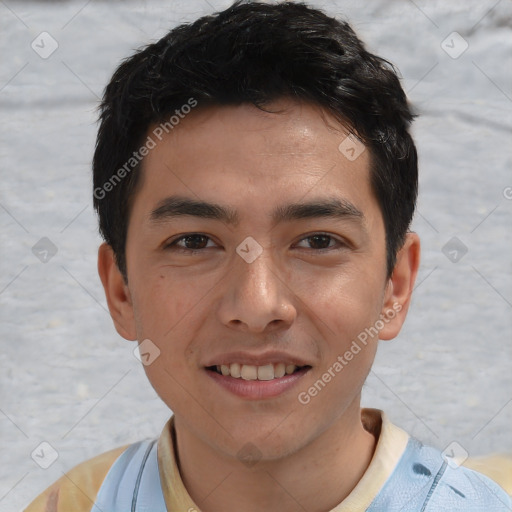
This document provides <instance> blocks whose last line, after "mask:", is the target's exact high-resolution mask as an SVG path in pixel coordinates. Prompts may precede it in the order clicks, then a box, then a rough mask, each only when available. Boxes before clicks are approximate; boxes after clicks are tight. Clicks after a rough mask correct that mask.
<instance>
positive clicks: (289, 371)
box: [205, 362, 312, 400]
mask: <svg viewBox="0 0 512 512" xmlns="http://www.w3.org/2000/svg"><path fill="white" fill-rule="evenodd" d="M311 368H312V367H311V366H309V365H304V366H298V365H296V364H293V363H284V362H278V363H268V364H264V365H251V364H242V363H230V364H220V365H213V366H206V367H205V370H206V374H207V375H208V376H209V377H210V379H211V380H212V381H214V382H215V383H216V384H217V385H218V386H219V387H220V388H222V389H224V390H226V391H228V392H229V393H230V394H231V395H236V396H237V397H239V398H243V399H245V400H265V399H270V398H275V397H278V396H280V395H283V394H284V393H285V392H286V391H290V390H291V389H292V388H293V387H295V386H296V385H297V383H298V382H299V381H300V380H301V379H302V378H303V377H304V376H305V375H306V374H307V373H308V372H309V370H311Z"/></svg>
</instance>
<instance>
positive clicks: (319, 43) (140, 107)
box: [93, 0, 418, 280]
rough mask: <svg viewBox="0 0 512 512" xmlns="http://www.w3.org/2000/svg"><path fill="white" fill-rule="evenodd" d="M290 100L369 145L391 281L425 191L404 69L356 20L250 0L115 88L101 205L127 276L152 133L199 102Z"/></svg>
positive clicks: (105, 118) (158, 47) (188, 34)
mask: <svg viewBox="0 0 512 512" xmlns="http://www.w3.org/2000/svg"><path fill="white" fill-rule="evenodd" d="M284 97H288V98H292V99H296V100H302V101H308V102H311V103H314V104H317V105H320V106H321V107H323V108H324V109H325V110H326V111H328V112H329V113H330V114H331V115H333V116H334V117H335V118H336V119H337V120H339V121H340V122H341V123H342V124H343V125H345V126H346V127H347V128H348V129H349V130H350V131H352V132H353V133H354V134H355V135H356V136H357V137H358V138H359V139H360V140H361V141H362V142H363V143H364V144H365V145H366V147H367V148H368V149H369V151H370V157H371V158H370V160H371V169H370V176H371V186H372V190H373V192H374V194H375V197H376V199H377V201H378V204H379V207H380V209H381V212H382V216H383V220H384V226H385V230H386V251H387V272H388V276H390V275H391V273H392V270H393V268H394V265H395V262H396V254H397V251H398V250H399V249H400V248H401V247H402V245H403V243H404V240H405V236H406V233H407V231H408V229H409V225H410V223H411V220H412V217H413V214H414V209H415V204H416V197H417V190H418V169H417V152H416V147H415V145H414V142H413V140H412V137H411V135H410V133H409V125H410V123H411V121H412V119H413V117H414V115H413V113H412V111H411V108H410V106H409V104H408V101H407V98H406V95H405V93H404V91H403V89H402V87H401V84H400V80H399V78H398V76H397V72H396V70H395V68H394V67H393V65H392V64H390V63H389V62H388V61H386V60H384V59H382V58H380V57H378V56H376V55H373V54H372V53H370V52H368V51H367V50H366V48H365V46H364V44H363V43H362V42H361V41H360V40H359V38H358V37H357V35H356V34H355V33H354V31H353V30H352V28H351V27H350V25H349V24H348V23H346V22H345V21H342V20H338V19H336V18H333V17H331V16H328V15H326V14H325V13H324V12H322V11H321V10H319V9H316V8H312V7H310V6H308V5H306V4H304V3H299V2H282V3H278V4H266V3H259V2H256V1H243V0H242V1H236V2H235V3H234V4H233V5H231V6H230V7H228V8H227V9H225V10H224V11H221V12H218V13H215V14H212V15H207V16H203V17H201V18H199V19H198V20H196V21H195V22H193V23H186V24H182V25H179V26H177V27H176V28H174V29H172V30H171V31H170V32H169V33H167V34H166V35H165V36H164V37H162V38H161V39H160V40H159V41H157V42H155V43H153V44H149V45H148V46H146V47H144V48H142V49H139V50H138V51H137V52H136V53H135V54H134V55H132V56H131V57H129V58H127V59H126V60H124V61H123V62H122V63H121V65H120V66H119V67H118V68H117V70H116V71H115V73H114V75H113V76H112V79H111V80H110V83H109V84H108V85H107V87H106V88H105V92H104V95H103V100H102V102H101V105H100V126H99V130H98V137H97V142H96V149H95V153H94V158H93V175H94V176H93V182H94V185H93V186H94V193H93V195H94V207H95V209H96V211H97V212H98V215H99V229H100V233H101V235H102V236H103V238H104V239H105V241H106V242H107V243H108V244H109V245H110V246H111V247H112V249H113V251H114V254H115V258H116V262H117V265H118V268H119V270H120V271H121V273H122V274H123V276H124V279H125V280H127V272H126V255H125V245H126V236H127V230H128V222H129V216H130V207H131V203H132V201H133V197H134V195H135V193H136V185H137V183H138V181H139V178H140V176H139V175H140V161H142V159H141V158H142V157H141V155H140V152H138V151H137V150H138V149H139V148H141V146H142V145H143V144H144V140H146V137H147V134H148V130H149V128H150V126H152V125H153V124H155V123H162V122H165V123H167V126H169V125H170V124H171V125H172V123H169V119H170V116H172V115H173V114H175V113H176V114H180V113H181V112H183V111H184V110H182V109H184V105H192V104H193V103H192V102H195V103H194V105H195V104H198V105H199V107H198V108H201V105H205V106H206V105H218V106H223V105H240V104H244V103H249V104H253V105H255V106H257V107H258V108H264V107H265V105H266V104H268V103H269V102H271V101H273V100H277V99H280V98H284ZM187 108H188V109H189V110H190V107H187ZM185 112H186V111H185ZM174 117H175V118H177V117H176V115H175V116H174ZM180 117H182V115H180ZM171 128H172V126H171ZM141 149H142V148H141ZM142 153H143V152H142Z"/></svg>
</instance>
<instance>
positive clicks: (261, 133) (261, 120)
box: [135, 100, 375, 217]
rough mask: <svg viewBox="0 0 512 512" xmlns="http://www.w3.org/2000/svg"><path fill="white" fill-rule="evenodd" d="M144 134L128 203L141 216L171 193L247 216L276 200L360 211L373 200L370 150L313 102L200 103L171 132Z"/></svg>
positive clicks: (156, 127)
mask: <svg viewBox="0 0 512 512" xmlns="http://www.w3.org/2000/svg"><path fill="white" fill-rule="evenodd" d="M148 137H150V138H151V139H152V140H153V141H154V143H155V144H154V148H153V149H151V151H149V153H148V155H147V156H146V157H145V159H144V161H143V166H142V176H141V178H142V179H141V181H140V183H139V187H138V191H137V194H136V195H137V197H136V198H135V202H136V203H139V204H140V203H143V204H145V205H146V208H145V211H144V212H139V213H143V215H145V216H146V217H147V216H148V215H150V212H151V211H153V210H154V208H155V206H156V205H157V204H158V203H161V202H162V200H164V199H165V197H167V196H170V195H180V196H187V197H189V198H191V199H195V200H203V201H209V202H216V203H219V202H223V203H224V204H228V203H229V204H231V205H236V204H238V205H240V207H241V209H242V210H243V209H244V207H246V209H250V208H252V211H253V213H255V212H256V211H258V210H261V209H262V208H264V207H266V206H268V207H269V208H272V209H273V210H275V208H276V207H277V205H278V204H279V200H281V201H282V203H289V202H292V201H293V202H297V201H299V200H300V199H307V198H308V197H321V196H322V195H323V196H326V195H329V197H330V198H331V199H332V198H333V197H335V196H340V199H341V200H342V201H345V202H347V203H350V204H356V203H357V204H359V206H358V209H359V210H361V209H366V208H367V207H368V206H370V203H372V202H373V203H375V200H374V198H373V194H372V193H371V187H370V180H369V166H370V155H369V151H366V150H365V148H364V146H363V145H362V143H360V142H358V140H357V139H356V138H354V137H353V136H352V135H350V131H349V129H347V127H345V126H344V125H342V124H340V123H339V122H338V121H337V120H336V119H334V118H333V117H332V116H331V115H330V114H328V113H327V112H325V111H324V110H323V109H322V108H321V107H319V106H317V105H314V104H310V103H304V102H302V103H299V102H295V101H292V100H280V101H276V102H274V103H272V104H269V105H267V106H265V110H261V109H258V108H257V107H255V106H253V105H249V104H242V105H238V106H221V107H215V106H209V107H201V106H200V105H199V106H198V107H196V109H195V110H192V111H191V112H189V113H188V114H187V115H185V116H182V117H181V118H180V119H179V122H178V123H175V124H173V125H172V127H170V126H169V125H167V126H166V125H153V126H151V127H150V129H149V131H148ZM347 149H348V150H349V152H348V153H347ZM350 150H352V151H351V152H350ZM354 155H355V156H354Z"/></svg>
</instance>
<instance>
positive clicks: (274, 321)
mask: <svg viewBox="0 0 512 512" xmlns="http://www.w3.org/2000/svg"><path fill="white" fill-rule="evenodd" d="M224 282H225V283H226V286H225V288H224V289H223V294H222V298H221V303H220V306H219V309H218V314H219V317H220V320H221V322H222V323H223V324H224V325H226V326H228V327H230V328H234V329H239V330H242V331H244V332H252V333H263V332H275V331H277V330H280V329H286V328H287V327H289V326H291V324H292V323H293V321H294V319H295V318H296V315H297V311H296V309H295V306H294V304H293V292H292V291H291V290H290V289H289V287H288V286H287V284H286V283H285V282H284V280H283V278H282V277H281V276H280V275H279V270H278V268H277V267H276V265H274V264H273V263H272V257H271V255H270V251H269V250H264V251H263V253H262V254H261V255H260V256H259V257H258V258H257V259H256V260H254V261H252V262H251V263H247V262H246V261H244V260H243V259H242V258H240V257H238V256H237V257H236V258H235V263H234V265H233V267H232V270H231V271H230V273H229V275H228V276H227V277H226V280H225V281H224Z"/></svg>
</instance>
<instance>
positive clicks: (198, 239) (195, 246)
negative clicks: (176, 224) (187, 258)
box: [164, 233, 212, 253]
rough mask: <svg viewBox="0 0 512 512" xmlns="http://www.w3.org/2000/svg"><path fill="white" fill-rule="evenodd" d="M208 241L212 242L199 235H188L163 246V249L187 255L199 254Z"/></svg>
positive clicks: (207, 237)
mask: <svg viewBox="0 0 512 512" xmlns="http://www.w3.org/2000/svg"><path fill="white" fill-rule="evenodd" d="M208 240H210V241H212V240H211V238H210V237H209V236H206V235H203V234H201V233H189V234H187V235H183V236H180V237H179V238H176V239H174V240H173V241H171V242H169V243H167V244H165V246H164V249H165V250H178V251H181V252H189V253H194V252H200V251H202V250H203V249H206V248H207V246H208Z"/></svg>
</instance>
